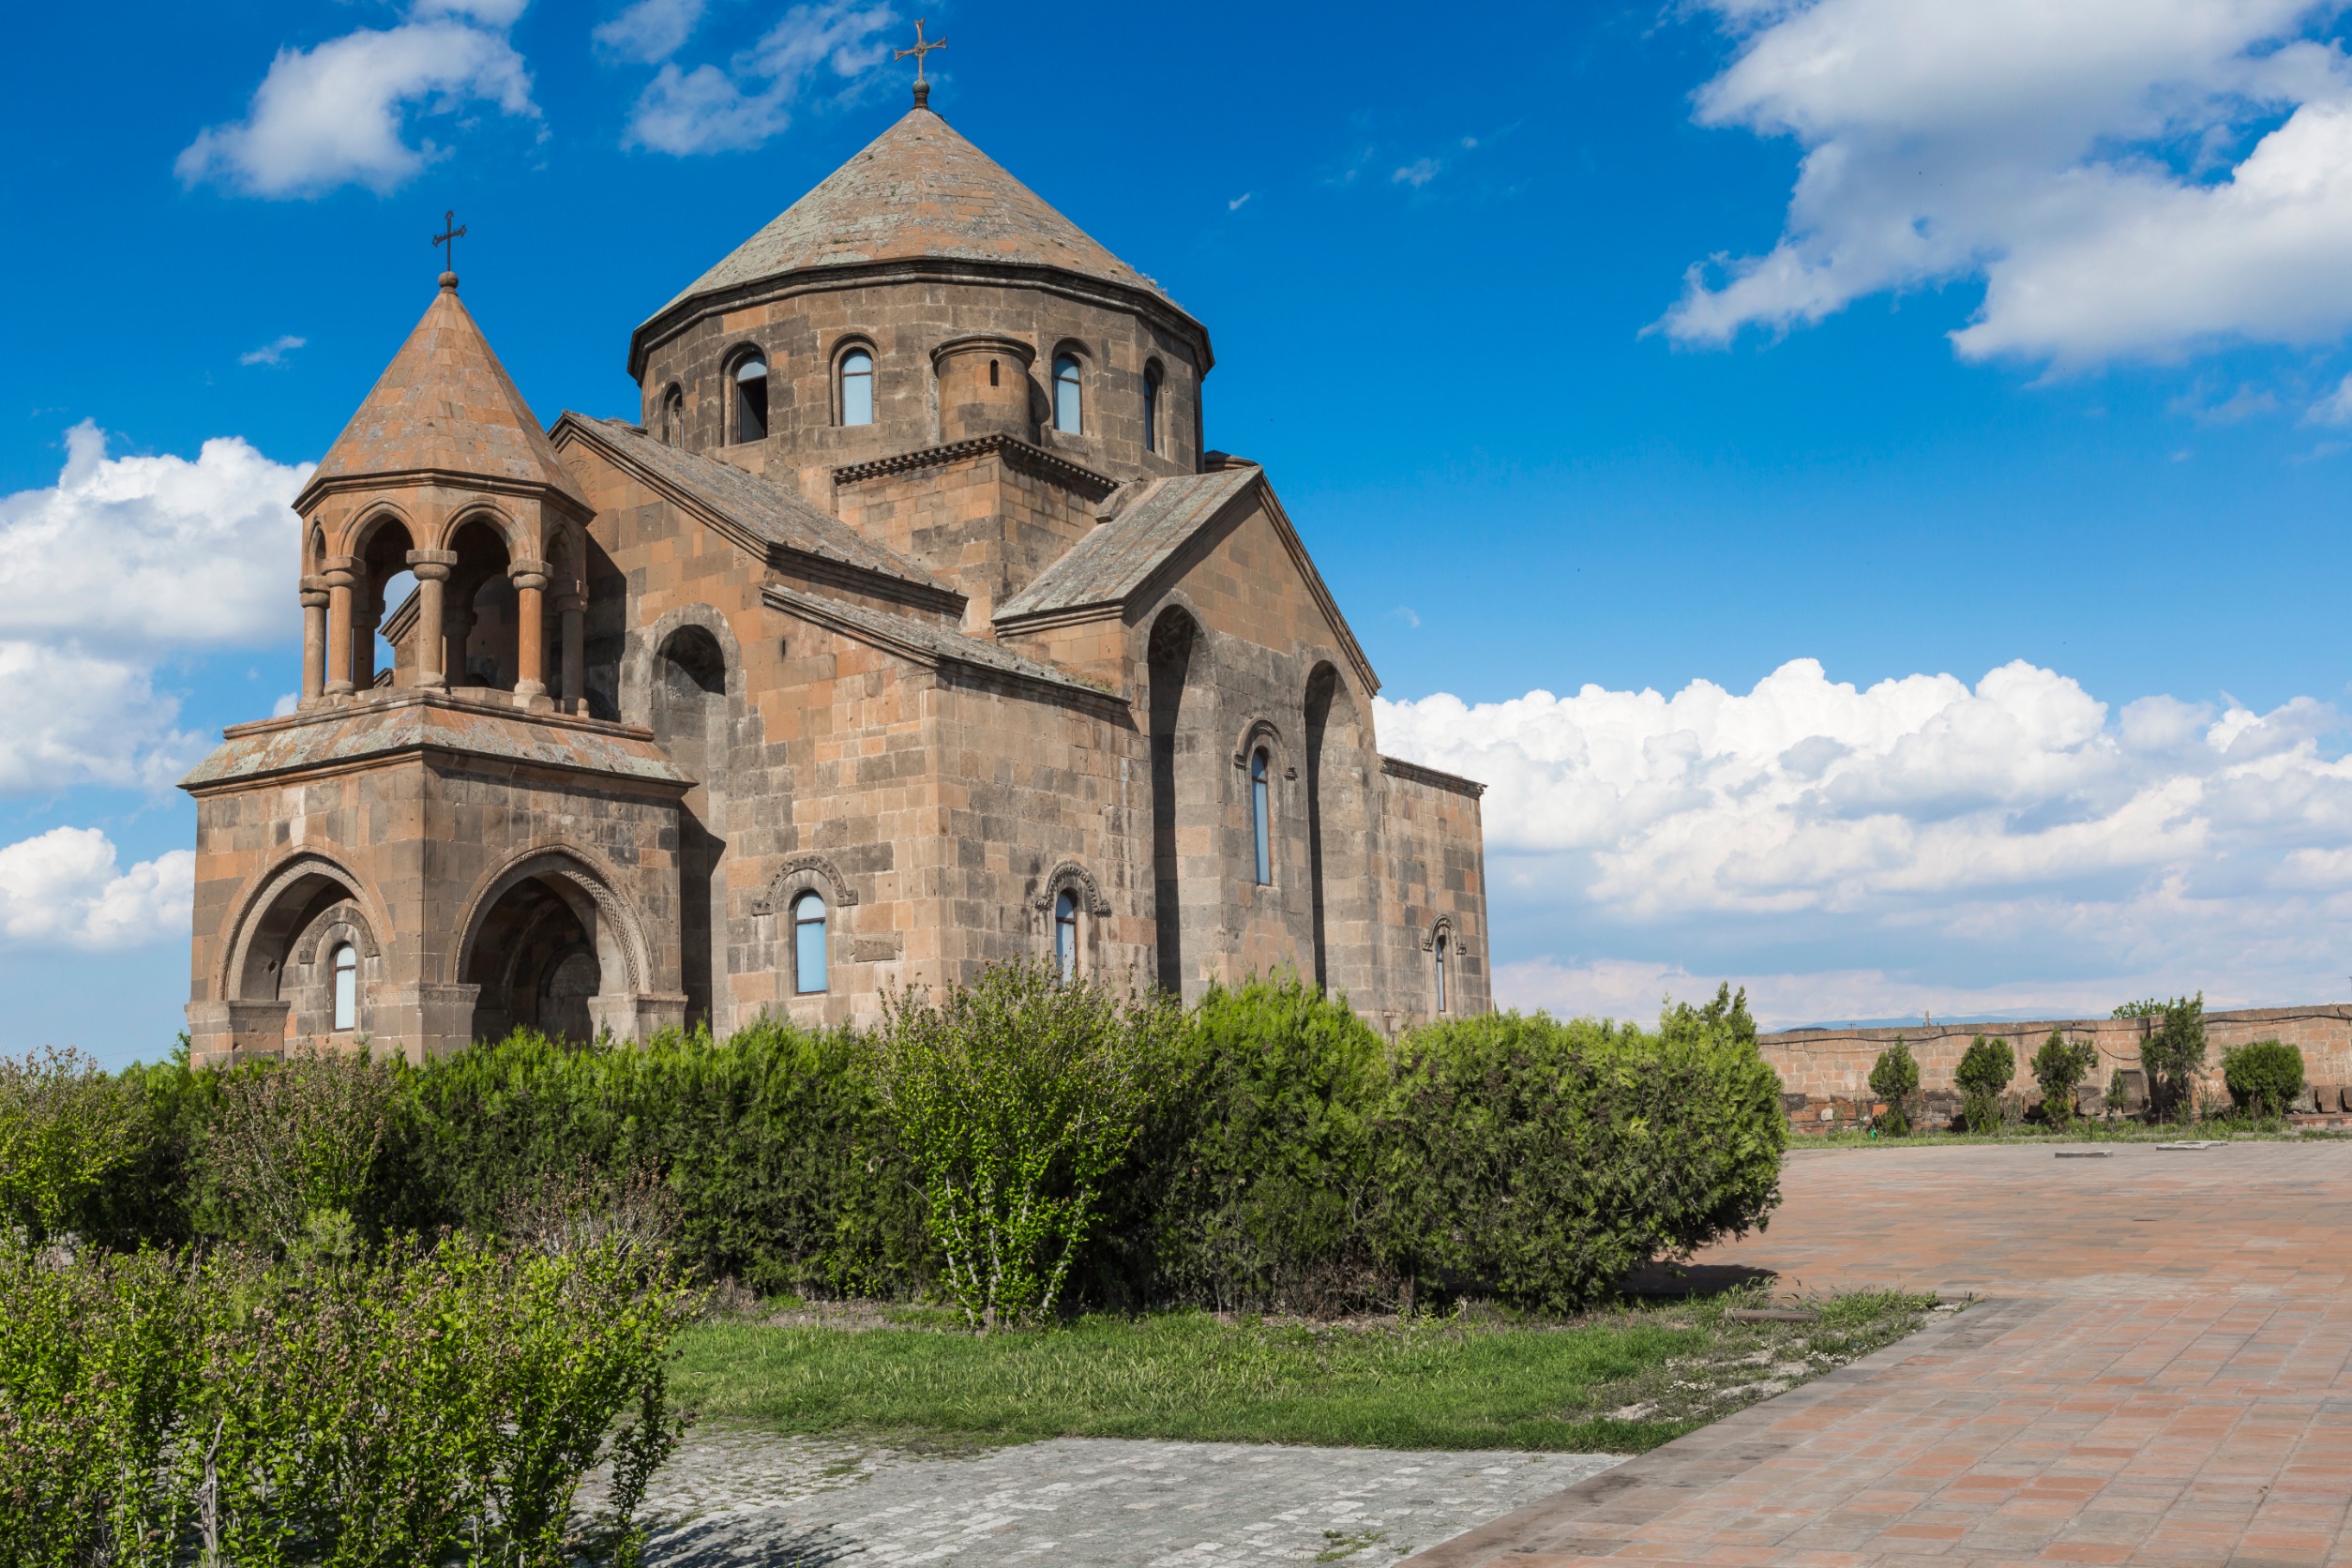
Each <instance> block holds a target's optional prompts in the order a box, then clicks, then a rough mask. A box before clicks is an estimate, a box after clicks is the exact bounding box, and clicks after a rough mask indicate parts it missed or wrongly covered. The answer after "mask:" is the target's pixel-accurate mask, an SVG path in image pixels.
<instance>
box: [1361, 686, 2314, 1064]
mask: <svg viewBox="0 0 2352 1568" xmlns="http://www.w3.org/2000/svg"><path fill="white" fill-rule="evenodd" d="M1378 721H1379V725H1380V736H1381V742H1382V746H1383V748H1384V749H1386V750H1388V751H1390V752H1393V753H1395V754H1396V755H1398V756H1402V757H1405V758H1408V759H1410V760H1412V761H1421V762H1425V763H1428V764H1430V765H1432V766H1436V767H1440V768H1444V769H1447V770H1449V771H1451V772H1455V773H1461V774H1467V775H1469V776H1471V777H1474V778H1479V779H1483V780H1485V781H1486V782H1487V783H1488V784H1489V786H1490V790H1489V792H1488V793H1487V795H1486V797H1485V828H1486V836H1487V847H1488V859H1489V870H1490V875H1491V877H1492V897H1493V900H1494V902H1495V905H1496V912H1495V914H1494V917H1493V918H1494V921H1495V925H1496V928H1497V932H1498V936H1499V939H1500V941H1501V942H1503V943H1504V944H1505V946H1506V947H1515V948H1516V949H1517V951H1518V954H1519V955H1521V956H1520V957H1517V959H1516V968H1515V969H1514V968H1508V967H1507V968H1506V969H1505V970H1504V972H1503V973H1502V980H1503V982H1504V989H1505V999H1506V1000H1509V987H1510V986H1511V985H1513V984H1517V985H1520V986H1522V987H1524V988H1525V989H1524V991H1523V992H1522V994H1523V995H1524V996H1526V997H1529V998H1536V997H1542V998H1545V999H1547V1000H1554V999H1557V997H1558V996H1559V995H1560V993H1561V990H1562V988H1563V986H1567V985H1569V984H1571V983H1572V982H1573V984H1576V985H1582V986H1585V987H1587V988H1589V989H1590V992H1591V994H1592V995H1594V996H1595V997H1608V998H1615V997H1619V996H1621V995H1622V994H1624V992H1625V990H1626V988H1627V987H1628V986H1633V987H1635V988H1649V987H1652V986H1654V985H1656V984H1658V983H1660V980H1661V978H1662V977H1670V976H1671V975H1673V974H1676V973H1682V972H1689V973H1693V974H1698V975H1701V976H1703V975H1705V974H1707V973H1710V972H1721V973H1723V974H1724V975H1725V976H1726V977H1728V978H1732V979H1735V980H1739V979H1750V978H1752V979H1754V980H1755V981H1756V983H1757V985H1758V987H1759V990H1760V992H1761V993H1762V994H1764V995H1765V996H1767V997H1768V998H1770V999H1776V1000H1773V1001H1772V1005H1773V1006H1774V1007H1775V1008H1783V1009H1785V1010H1781V1011H1779V1012H1778V1015H1777V1016H1778V1017H1779V1018H1781V1020H1782V1021H1793V1020H1795V1019H1798V1018H1821V1017H1852V1016H1856V1012H1857V1010H1858V1009H1861V1008H1863V1007H1865V1006H1866V1007H1868V1008H1869V1009H1870V1011H1869V1012H1867V1013H1863V1014H1862V1016H1881V1015H1895V1014H1900V1013H1904V1012H1909V1011H1917V1010H1919V1008H1920V1006H1922V1005H1927V1006H1936V1007H1939V1008H1951V1007H1954V1006H1959V1005H1968V1006H1975V1007H1980V1008H1982V1007H1993V1006H1999V1007H2002V1008H2005V1009H2006V1008H2010V1007H2011V1006H2012V1003H2013V1004H2014V1006H2017V1007H2033V1006H2038V1005H2062V1006H2069V1007H2072V1006H2074V1005H2078V1004H2079V1003H2082V1002H2083V1001H2084V1000H2085V999H2087V998H2093V997H2097V996H2105V995H2109V993H2110V992H2113V993H2114V994H2113V995H2112V996H2110V1000H2109V1004H2112V1003H2113V1002H2115V1001H2120V1000H2123V998H2124V996H2125V995H2127V994H2132V993H2133V991H2134V990H2136V989H2153V988H2164V986H2166V985H2169V986H2170V987H2171V988H2174V989H2178V990H2189V989H2194V988H2197V987H2198V986H2199V985H2203V986H2205V987H2206V988H2207V989H2209V990H2210V991H2212V992H2213V993H2214V994H2215V995H2216V996H2217V997H2229V996H2237V997H2241V998H2242V997H2246V996H2250V995H2251V996H2261V997H2264V998H2283V999H2284V1000H2319V999H2321V998H2323V997H2327V996H2333V995H2336V994H2338V993H2339V992H2341V991H2342V990H2343V989H2344V984H2345V976H2346V974H2347V973H2352V962H2348V961H2345V960H2346V959H2348V958H2352V760H2347V759H2346V758H2345V757H2344V755H2342V750H2341V747H2340V746H2336V745H2335V744H2334V741H2335V739H2336V737H2337V735H2338V732H2339V731H2341V730H2342V729H2343V720H2342V717H2341V716H2339V715H2338V714H2337V713H2336V712H2335V711H2334V710H2333V709H2332V708H2330V707H2329V706H2327V705H2326V704H2323V703H2320V702H2316V701H2312V700H2310V699H2305V698H2299V699H2297V700H2295V701H2290V702H2287V703H2284V704H2282V705H2280V706H2279V707H2277V708H2275V709H2272V710H2271V711H2269V712H2268V713H2259V714H2258V713H2254V712H2253V711H2250V710H2248V709H2246V708H2244V707H2242V706H2239V705H2237V704H2233V703H2224V704H2222V705H2220V706H2219V707H2216V706H2213V705H2209V704H2196V703H2187V702H2182V701H2178V700H2176V699H2173V698H2170V697H2161V696H2160V697H2151V698H2144V699H2142V700H2140V701H2135V702H2133V703H2130V704H2128V705H2126V706H2124V707H2123V708H2122V709H2121V710H2120V711H2119V712H2118V711H2114V710H2111V709H2110V708H2109V706H2108V705H2107V704H2106V703H2104V702H2102V701H2098V700H2097V699H2095V698H2094V697H2092V696H2091V695H2090V694H2089V693H2088V692H2086V691H2085V690H2084V689H2083V688H2082V686H2080V685H2079V684H2077V683H2076V682H2074V681H2073V680H2072V679H2069V678H2068V677H2066V676H2064V675H2062V674H2060V673H2058V672H2057V671H2051V670H2045V669H2041V668H2037V667H2035V666H2033V665H2030V664H2026V663H2023V662H2016V663H2011V664H2007V665H2004V666H2002V667H2000V668H1999V669H1997V670H1994V671H1990V672H1989V673H1987V674H1986V675H1985V676H1984V677H1983V679H1982V680H1980V681H1978V682H1977V683H1975V685H1973V686H1970V685H1969V684H1968V683H1967V682H1964V681H1961V680H1958V679H1956V678H1954V677H1952V676H1951V675H1911V676H1907V677H1905V678H1903V679H1901V680H1889V681H1882V682H1879V683H1878V684H1877V685H1875V686H1868V687H1866V688H1864V687H1857V686H1853V685H1850V684H1847V683H1841V682H1835V681H1832V680H1831V679H1830V678H1829V676H1828V673H1827V672H1826V671H1824V670H1823V669H1822V667H1821V666H1820V665H1819V664H1818V663H1817V662H1816V661H1814V660H1811V659H1798V660H1794V661H1791V662H1790V663H1788V664H1786V665H1784V666H1783V667H1781V668H1780V669H1779V670H1777V671H1773V672H1772V674H1771V675H1769V676H1767V677H1765V678H1764V679H1763V680H1762V681H1759V682H1758V683H1757V684H1756V686H1755V687H1754V688H1753V689H1751V690H1750V691H1748V692H1746V693H1737V692H1733V691H1729V690H1726V689H1725V688H1724V687H1721V686H1716V685H1714V684H1712V683H1711V682H1706V681H1696V682H1694V683H1692V684H1691V685H1690V686H1686V687H1684V688H1683V689H1682V690H1681V691H1679V692H1676V693H1674V694H1673V695H1672V696H1670V697H1669V696H1666V695H1662V694H1660V693H1658V692H1656V691H1638V692H1635V691H1609V690H1605V689H1603V688H1601V687H1598V686H1586V687H1584V688H1583V689H1582V690H1580V691H1578V692H1576V694H1575V695H1573V696H1570V697H1564V698H1563V697H1558V696H1555V695H1553V694H1552V693H1550V692H1546V691H1534V692H1530V693H1529V694H1528V695H1526V696H1525V697H1521V698H1516V699H1513V700H1511V701H1504V702H1491V703H1480V704H1477V705H1474V706H1473V705H1470V704H1466V703H1464V702H1462V701H1459V700H1458V699H1456V698H1454V697H1451V696H1447V695H1444V694H1440V695H1437V696H1433V697H1428V698H1425V699H1422V700H1419V701H1410V702H1389V701H1380V703H1379V704H1378ZM1547 948H1548V949H1549V957H1544V958H1529V957H1524V955H1526V954H1528V953H1530V952H1532V953H1536V954H1543V953H1545V950H1546V949H1547ZM1505 957H1512V955H1510V954H1508V953H1506V955H1505ZM1563 975H1565V976H1568V977H1570V979H1569V980H1566V981H1564V980H1563V979H1562V978H1561V977H1562V976H1563ZM1898 996H1902V997H1908V998H1911V999H1912V1001H1911V1002H1910V1003H1909V1004H1907V1005H1906V1006H1900V1007H1895V1006H1885V1007H1882V1006H1880V1005H1879V1003H1881V1002H1884V1001H1891V1000H1893V999H1895V998H1896V997H1898ZM1969 997H1973V998H1976V999H1978V1000H1976V1001H1974V1002H1964V1001H1963V1000H1962V999H1964V998H1969ZM1650 1001H1651V1003H1654V1001H1655V998H1654V996H1652V997H1651V998H1650ZM1611 1004H1612V1005H1614V1003H1611ZM1595 1005H1596V1006H1598V1005H1599V1004H1598V1003H1595Z"/></svg>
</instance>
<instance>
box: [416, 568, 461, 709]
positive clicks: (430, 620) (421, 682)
mask: <svg viewBox="0 0 2352 1568" xmlns="http://www.w3.org/2000/svg"><path fill="white" fill-rule="evenodd" d="M457 564H458V552H457V551H456V550H410V551H409V552H408V569H409V570H410V571H412V572H415V574H416V630H415V638H416V684H417V685H418V686H421V687H423V688H424V689H425V690H428V691H445V690H447V689H448V687H449V684H450V683H449V666H448V663H447V656H448V651H449V632H448V626H447V615H446V613H445V611H444V610H443V608H442V598H443V596H444V591H445V588H446V587H447V585H448V581H449V571H450V568H451V567H453V566H455V565H457Z"/></svg>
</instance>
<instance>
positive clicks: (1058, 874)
mask: <svg viewBox="0 0 2352 1568" xmlns="http://www.w3.org/2000/svg"><path fill="white" fill-rule="evenodd" d="M1065 887H1074V888H1077V889H1078V897H1079V901H1080V902H1082V903H1083V904H1084V905H1085V906H1086V912H1087V913H1089V914H1096V915H1100V914H1108V913H1109V912H1110V900H1109V899H1108V898H1106V897H1103V890H1102V886H1101V884H1100V883H1098V882H1095V881H1094V874H1093V872H1092V871H1089V870H1088V869H1087V868H1086V867H1083V866H1080V865H1079V864H1078V862H1077V861H1075V860H1065V861H1063V863H1062V864H1061V865H1059V866H1057V867H1054V868H1053V869H1052V870H1051V871H1049V872H1048V873H1047V874H1046V877H1045V880H1043V881H1042V882H1039V883H1038V884H1037V896H1036V897H1034V898H1032V899H1031V900H1030V901H1029V903H1030V907H1031V908H1032V909H1034V910H1036V911H1037V912H1039V913H1041V914H1048V913H1051V912H1052V910H1053V900H1054V897H1055V896H1056V895H1058V894H1059V893H1061V891H1062V890H1063V888H1065Z"/></svg>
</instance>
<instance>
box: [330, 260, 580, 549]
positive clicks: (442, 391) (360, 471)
mask: <svg viewBox="0 0 2352 1568" xmlns="http://www.w3.org/2000/svg"><path fill="white" fill-rule="evenodd" d="M395 475H445V476H449V477H454V478H458V479H466V478H475V479H486V480H490V481H491V482H493V483H494V484H496V485H498V486H500V487H502V488H509V487H513V486H518V485H520V486H538V487H543V488H545V489H548V490H554V491H556V492H557V493H559V494H561V495H564V496H565V497H567V498H569V499H570V500H572V501H574V502H576V503H577V504H578V505H580V507H581V509H582V510H585V509H586V508H587V505H588V503H587V500H586V498H585V497H583V496H582V495H581V494H580V487H579V486H578V485H577V484H575V483H574V482H573V480H572V476H571V475H569V474H567V473H565V470H564V463H563V460H561V459H560V458H558V457H557V456H556V455H555V446H554V445H553V443H551V442H550V441H549V440H548V437H547V432H546V431H545V430H541V429H540V428H539V421H538V419H537V417H536V416H535V415H533V414H532V412H531V405H530V404H529V403H526V402H524V401H523V400H522V394H521V393H520V392H518V391H516V390H515V384H514V379H513V378H512V377H510V376H509V375H507V374H506V367H505V366H504V365H502V364H500V363H499V362H498V355H497V354H493V353H492V352H491V351H490V342H489V339H485V338H484V337H483V336H482V329H481V328H480V327H479V326H477V325H475V321H474V317H473V315H472V313H471V312H469V311H468V310H467V309H466V308H465V306H464V305H463V304H462V303H461V302H460V300H459V298H458V285H457V279H456V278H455V277H454V276H450V275H446V274H445V275H444V280H443V282H442V286H441V293H440V294H437V295H435V296H434V298H433V302H432V304H430V306H428V307H426V309H425V315H424V319H422V320H421V321H419V322H418V323H417V324H416V327H415V330H414V331H413V332H411V333H410V334H409V335H408V341H406V342H404V343H402V344H401V345H400V353H398V354H394V355H393V356H392V363H391V364H389V365H387V366H385V367H384V374H383V375H381V376H379V377H378V378H377V379H376V384H375V386H374V387H373V389H371V390H370V391H369V394H368V396H367V397H366V398H365V399H364V400H362V401H361V402H360V405H359V412H358V413H356V414H354V415H352V416H351V423H349V424H347V425H345V426H344V427H343V433H342V434H340V435H339V436H337V437H336V438H335V445H332V446H330V447H328V448H327V449H326V456H325V458H324V459H323V460H321V461H320V463H319V466H318V470H317V472H316V473H314V474H312V475H310V482H309V484H308V485H305V486H304V487H303V493H302V495H301V496H299V497H297V498H296V499H295V502H294V505H295V507H296V508H297V509H301V508H304V507H307V506H308V505H309V498H310V497H311V496H312V495H315V494H317V493H318V492H319V491H320V490H322V489H324V488H328V487H333V486H337V485H348V484H352V483H354V482H358V481H364V480H370V479H378V478H388V477H392V476H395Z"/></svg>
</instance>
